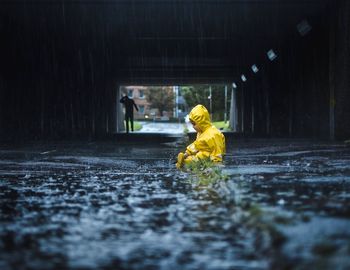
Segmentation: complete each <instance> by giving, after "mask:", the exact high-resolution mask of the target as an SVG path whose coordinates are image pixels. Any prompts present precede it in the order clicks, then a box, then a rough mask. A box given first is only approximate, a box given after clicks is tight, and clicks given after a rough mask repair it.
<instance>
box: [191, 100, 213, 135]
mask: <svg viewBox="0 0 350 270" xmlns="http://www.w3.org/2000/svg"><path fill="white" fill-rule="evenodd" d="M189 118H190V120H191V121H193V122H195V123H196V124H197V125H198V126H199V127H200V129H201V131H202V132H204V131H205V130H206V129H207V128H209V127H210V126H211V122H210V116H209V112H208V110H207V109H206V108H205V107H204V106H203V105H197V106H196V107H194V108H193V109H192V110H191V112H190V114H189Z"/></svg>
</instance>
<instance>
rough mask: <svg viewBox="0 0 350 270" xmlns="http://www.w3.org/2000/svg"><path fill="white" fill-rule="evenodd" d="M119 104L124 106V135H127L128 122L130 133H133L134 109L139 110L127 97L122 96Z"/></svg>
mask: <svg viewBox="0 0 350 270" xmlns="http://www.w3.org/2000/svg"><path fill="white" fill-rule="evenodd" d="M120 103H123V104H124V106H125V125H126V133H129V121H130V123H131V131H134V107H135V109H136V111H138V110H139V108H137V105H136V104H135V102H134V100H133V99H131V98H129V97H128V96H124V97H122V98H121V99H120Z"/></svg>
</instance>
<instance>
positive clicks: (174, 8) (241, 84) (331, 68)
mask: <svg viewBox="0 0 350 270" xmlns="http://www.w3.org/2000/svg"><path fill="white" fill-rule="evenodd" d="M0 5H1V9H0V32H1V35H2V37H3V38H2V40H3V42H1V44H0V57H1V59H2V61H1V63H0V88H1V92H0V95H1V96H0V103H1V108H0V112H1V114H0V127H1V129H0V138H1V139H2V140H8V139H15V138H18V139H21V138H24V139H25V138H37V139H40V138H99V137H108V136H112V135H113V134H115V133H118V132H120V131H121V130H122V120H121V119H122V116H121V115H122V109H121V107H120V104H119V102H118V97H119V96H118V95H119V87H120V86H121V85H183V84H208V85H209V84H223V85H227V86H228V87H230V90H232V95H231V97H230V101H231V102H230V104H231V107H230V112H229V119H230V124H231V126H232V128H233V131H234V132H236V133H240V134H242V135H243V136H256V137H259V136H263V137H307V138H323V139H331V140H333V139H347V138H349V137H350V127H349V125H350V106H349V102H350V96H349V95H350V91H349V87H350V78H349V76H348V74H349V65H348V63H349V58H350V46H349V42H350V41H349V36H350V35H349V32H350V29H349V25H350V24H349V19H348V18H349V14H350V4H349V3H348V1H345V0H338V1H329V0H321V1H316V0H308V1H299V0H294V1H293V0H287V1H279V0H272V1H270V0H269V1H267V0H266V1H264V0H262V1H254V0H246V1H242V0H233V1H228V0H222V1H214V0H208V1H199V0H192V1H183V0H174V1H167V0H160V1H148V0H134V1H127V0H125V1H124V0H122V1H116V2H113V1H104V0H101V1H98V2H94V1H89V2H84V1H73V2H72V1H57V2H52V3H49V2H41V1H30V0H29V1H24V2H23V1H17V0H14V1H6V2H2V3H1V4H0Z"/></svg>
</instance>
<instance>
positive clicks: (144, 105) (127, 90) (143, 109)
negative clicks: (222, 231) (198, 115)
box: [121, 85, 174, 120]
mask: <svg viewBox="0 0 350 270" xmlns="http://www.w3.org/2000/svg"><path fill="white" fill-rule="evenodd" d="M151 87H152V86H134V85H130V86H122V87H121V89H122V91H121V92H122V94H123V95H125V94H127V95H128V97H129V98H132V99H133V100H134V101H135V103H136V105H137V107H138V108H139V111H138V112H137V111H135V112H134V119H135V120H145V119H160V115H161V114H160V112H159V110H158V109H157V108H152V106H151V104H150V103H149V102H148V100H147V95H148V94H149V91H148V90H149V89H150V88H151ZM169 88H172V86H169ZM159 91H161V90H159ZM173 111H174V108H169V109H168V110H167V111H163V115H164V117H163V120H164V119H165V120H168V119H169V118H170V117H172V116H173Z"/></svg>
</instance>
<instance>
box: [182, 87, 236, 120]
mask: <svg viewBox="0 0 350 270" xmlns="http://www.w3.org/2000/svg"><path fill="white" fill-rule="evenodd" d="M211 90H212V91H211V95H212V97H211V98H212V110H213V111H212V112H210V113H211V114H212V115H213V120H215V121H218V120H223V119H224V113H225V86H224V85H211ZM181 94H182V95H183V97H184V99H185V100H186V102H187V104H188V106H189V107H190V108H191V107H194V106H196V105H197V104H202V105H204V106H205V107H206V108H207V109H208V110H210V100H209V98H208V97H209V95H210V91H209V85H189V86H181ZM228 96H230V95H229V94H228Z"/></svg>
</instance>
